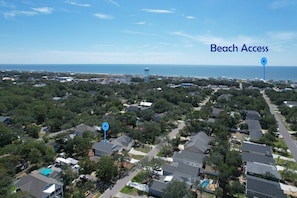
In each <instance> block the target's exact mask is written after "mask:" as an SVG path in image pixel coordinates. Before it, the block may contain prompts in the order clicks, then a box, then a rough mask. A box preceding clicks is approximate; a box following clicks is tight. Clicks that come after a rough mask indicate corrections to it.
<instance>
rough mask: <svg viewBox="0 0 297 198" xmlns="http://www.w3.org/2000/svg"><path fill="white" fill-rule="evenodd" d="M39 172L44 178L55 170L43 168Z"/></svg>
mask: <svg viewBox="0 0 297 198" xmlns="http://www.w3.org/2000/svg"><path fill="white" fill-rule="evenodd" d="M39 172H40V173H41V174H42V175H44V176H48V175H50V174H51V173H52V172H53V170H52V169H49V168H41V169H39Z"/></svg>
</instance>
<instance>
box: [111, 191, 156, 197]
mask: <svg viewBox="0 0 297 198" xmlns="http://www.w3.org/2000/svg"><path fill="white" fill-rule="evenodd" d="M115 197H118V198H148V197H149V198H153V197H152V196H147V195H142V196H134V195H128V194H124V193H121V192H119V193H117V194H116V196H115Z"/></svg>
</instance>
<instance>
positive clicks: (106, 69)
mask: <svg viewBox="0 0 297 198" xmlns="http://www.w3.org/2000/svg"><path fill="white" fill-rule="evenodd" d="M146 67H148V68H149V74H150V75H160V76H184V77H200V78H209V77H213V78H219V77H225V78H233V79H250V80H253V79H263V67H262V66H202V65H144V64H143V65H142V64H140V65H129V64H52V65H50V64H0V70H2V71H5V70H18V71H36V72H42V71H48V72H71V73H96V74H132V75H143V74H144V69H145V68H146ZM265 76H266V78H265V79H266V80H275V81H276V80H291V81H297V66H296V67H289V66H270V67H269V66H266V68H265Z"/></svg>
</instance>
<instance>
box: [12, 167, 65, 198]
mask: <svg viewBox="0 0 297 198" xmlns="http://www.w3.org/2000/svg"><path fill="white" fill-rule="evenodd" d="M16 187H17V189H20V190H22V191H26V192H28V193H29V194H30V195H31V196H33V197H36V198H59V197H60V198H62V197H64V194H63V183H61V182H59V181H57V180H55V179H53V178H49V177H46V176H44V175H42V174H40V173H39V172H38V171H33V172H31V173H30V174H28V175H26V176H23V177H21V178H20V180H19V181H17V183H16Z"/></svg>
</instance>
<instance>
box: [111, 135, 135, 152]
mask: <svg viewBox="0 0 297 198" xmlns="http://www.w3.org/2000/svg"><path fill="white" fill-rule="evenodd" d="M111 143H112V144H115V145H118V146H121V147H122V148H123V149H124V150H126V151H130V149H131V148H132V146H133V145H134V140H133V139H132V138H130V137H128V136H126V135H122V136H120V137H118V138H116V139H115V140H113V141H112V142H111Z"/></svg>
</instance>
